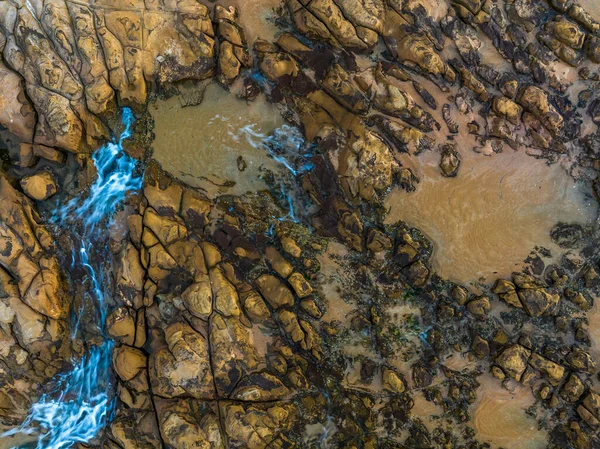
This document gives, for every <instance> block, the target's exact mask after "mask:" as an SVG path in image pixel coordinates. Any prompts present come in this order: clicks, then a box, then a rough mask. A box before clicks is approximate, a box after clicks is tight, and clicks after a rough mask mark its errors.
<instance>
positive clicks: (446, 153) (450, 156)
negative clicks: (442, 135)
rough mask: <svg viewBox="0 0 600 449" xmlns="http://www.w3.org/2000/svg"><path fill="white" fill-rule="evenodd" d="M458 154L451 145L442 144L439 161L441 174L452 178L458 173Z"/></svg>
mask: <svg viewBox="0 0 600 449" xmlns="http://www.w3.org/2000/svg"><path fill="white" fill-rule="evenodd" d="M460 162H461V161H460V154H459V153H458V151H456V149H455V148H454V146H453V145H444V149H443V151H442V159H441V161H440V169H441V170H442V174H443V175H444V176H445V177H447V178H453V177H455V176H456V175H457V174H458V169H459V167H460Z"/></svg>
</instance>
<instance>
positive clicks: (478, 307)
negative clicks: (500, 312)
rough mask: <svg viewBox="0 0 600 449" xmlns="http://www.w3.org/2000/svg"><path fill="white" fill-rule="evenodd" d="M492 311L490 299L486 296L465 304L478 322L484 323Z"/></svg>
mask: <svg viewBox="0 0 600 449" xmlns="http://www.w3.org/2000/svg"><path fill="white" fill-rule="evenodd" d="M491 309H492V306H491V304H490V299H489V298H488V297H487V296H479V297H478V298H475V299H473V300H472V301H469V302H468V303H467V310H468V311H469V312H471V314H472V315H473V316H474V317H475V318H477V319H478V320H481V321H485V320H486V319H487V316H488V313H489V312H490V310H491Z"/></svg>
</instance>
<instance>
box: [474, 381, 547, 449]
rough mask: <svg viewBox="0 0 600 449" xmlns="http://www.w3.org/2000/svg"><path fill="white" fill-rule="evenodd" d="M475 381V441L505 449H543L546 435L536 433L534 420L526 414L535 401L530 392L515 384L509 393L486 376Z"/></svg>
mask: <svg viewBox="0 0 600 449" xmlns="http://www.w3.org/2000/svg"><path fill="white" fill-rule="evenodd" d="M478 380H479V382H480V383H481V387H480V388H479V390H478V391H477V397H478V400H477V401H476V402H475V403H474V404H473V406H472V416H473V428H474V429H475V431H476V432H477V438H478V440H479V441H482V442H489V443H491V444H492V447H503V448H504V449H542V448H545V447H546V444H547V433H546V432H545V431H543V430H538V429H537V423H536V421H535V420H534V419H533V418H531V417H529V416H527V415H526V413H525V409H526V408H528V407H529V406H531V405H532V404H533V403H534V402H535V399H534V398H533V395H532V394H531V390H530V389H529V388H527V387H524V386H522V385H517V386H516V389H515V391H514V392H510V391H508V390H505V389H504V388H502V387H501V383H500V382H499V381H498V379H495V378H492V377H491V376H490V375H488V374H484V375H482V376H480V377H479V378H478Z"/></svg>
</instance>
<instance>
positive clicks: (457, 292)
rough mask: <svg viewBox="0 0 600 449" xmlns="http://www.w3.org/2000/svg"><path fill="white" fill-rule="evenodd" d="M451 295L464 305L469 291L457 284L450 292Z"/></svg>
mask: <svg viewBox="0 0 600 449" xmlns="http://www.w3.org/2000/svg"><path fill="white" fill-rule="evenodd" d="M450 297H451V298H452V299H454V301H456V302H457V304H458V305H461V306H464V305H465V304H466V302H467V299H468V291H467V289H466V288H464V287H461V286H460V285H455V286H454V287H453V288H452V291H451V292H450Z"/></svg>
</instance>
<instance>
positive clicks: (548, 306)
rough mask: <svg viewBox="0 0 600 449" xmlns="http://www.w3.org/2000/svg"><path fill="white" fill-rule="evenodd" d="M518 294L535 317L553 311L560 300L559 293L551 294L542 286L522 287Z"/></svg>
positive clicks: (528, 311) (530, 313) (527, 309)
mask: <svg viewBox="0 0 600 449" xmlns="http://www.w3.org/2000/svg"><path fill="white" fill-rule="evenodd" d="M517 294H518V295H519V299H520V300H521V303H522V304H523V307H524V308H525V310H526V311H527V313H528V314H529V315H531V316H534V317H538V316H541V315H544V314H547V313H552V312H553V311H554V310H555V309H556V307H557V305H558V302H559V301H560V296H559V295H556V294H550V293H548V292H547V291H546V290H544V289H541V288H527V289H522V290H519V291H518V292H517Z"/></svg>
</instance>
